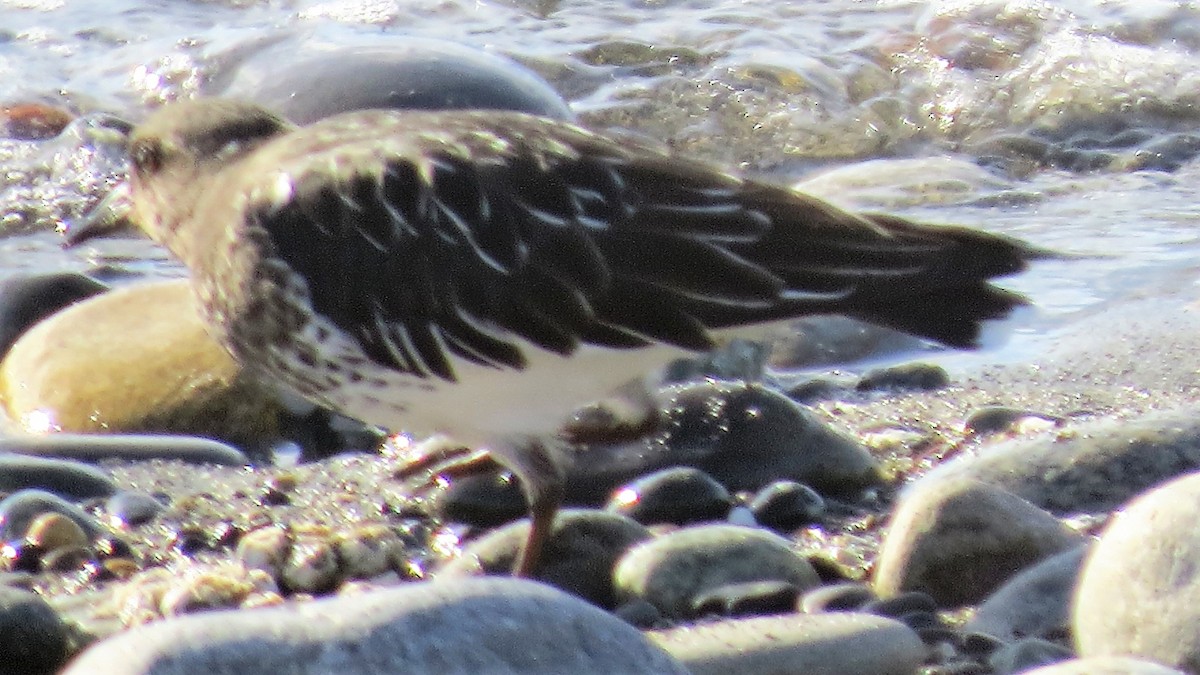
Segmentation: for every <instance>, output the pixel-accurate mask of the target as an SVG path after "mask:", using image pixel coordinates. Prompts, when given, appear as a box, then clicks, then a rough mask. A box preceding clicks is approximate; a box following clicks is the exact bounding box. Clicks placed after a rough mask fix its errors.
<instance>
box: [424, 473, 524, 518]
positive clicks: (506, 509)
mask: <svg viewBox="0 0 1200 675" xmlns="http://www.w3.org/2000/svg"><path fill="white" fill-rule="evenodd" d="M429 507H430V510H431V511H432V512H433V513H435V514H437V516H438V517H439V518H441V519H442V520H444V521H447V522H452V523H465V524H468V525H473V526H475V527H495V526H497V525H503V524H504V523H509V522H512V521H514V520H518V519H520V518H522V517H524V516H526V515H528V514H529V507H528V506H527V505H526V503H525V495H524V494H523V493H522V492H521V486H520V484H519V483H518V482H517V481H514V480H512V477H511V476H510V475H508V474H507V473H501V472H499V471H496V472H487V473H482V474H470V475H466V476H458V477H456V478H455V479H454V480H453V481H451V482H450V484H449V485H448V486H447V487H446V488H445V489H444V490H437V491H435V492H434V493H433V496H432V498H431V500H430V502H429Z"/></svg>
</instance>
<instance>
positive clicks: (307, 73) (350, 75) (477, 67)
mask: <svg viewBox="0 0 1200 675" xmlns="http://www.w3.org/2000/svg"><path fill="white" fill-rule="evenodd" d="M283 52H286V58H283V59H281V58H280V56H282V55H283ZM219 94H220V95H222V96H229V97H233V98H240V99H244V100H249V101H254V102H256V103H259V104H261V105H263V106H265V107H267V108H269V109H271V110H274V111H276V112H278V113H280V114H282V115H283V116H285V117H287V118H288V119H290V120H292V121H293V122H296V123H297V124H309V123H311V122H315V121H316V120H319V119H321V118H324V117H329V116H331V115H334V114H337V113H342V112H348V111H351V110H367V109H372V108H405V109H423V110H455V109H486V110H519V111H522V112H528V113H532V114H534V115H540V116H542V117H552V118H556V119H562V120H570V119H572V118H573V117H574V115H573V113H572V112H571V109H570V108H569V107H567V105H566V103H565V102H564V101H563V100H562V98H561V97H560V96H559V95H558V93H557V92H556V91H554V88H553V87H551V86H550V85H549V84H548V83H547V82H546V81H545V80H543V79H542V78H541V77H540V76H538V75H537V74H536V73H534V72H533V71H531V70H529V69H528V68H525V67H524V66H522V65H520V64H518V63H516V62H514V61H512V60H511V59H507V58H504V57H502V56H497V55H495V54H491V53H489V52H485V51H480V50H477V49H472V48H470V47H466V46H463V45H460V44H456V43H453V42H446V41H442V40H433V39H427V38H413V37H405V38H403V39H398V40H389V41H388V42H387V44H386V46H385V45H380V46H378V47H363V46H359V47H352V48H348V47H343V46H337V45H328V44H324V45H323V44H321V43H316V42H313V41H306V42H305V43H303V44H299V45H297V44H295V43H293V42H291V41H288V42H284V43H283V44H281V45H280V46H278V47H276V48H272V49H268V50H266V51H264V52H263V53H261V54H258V55H256V56H255V57H253V58H251V59H249V60H247V61H246V62H245V63H242V64H240V65H239V66H238V68H237V70H236V71H235V75H234V77H233V78H232V81H230V82H229V83H228V86H227V87H226V88H225V89H224V90H223V91H220V92H219Z"/></svg>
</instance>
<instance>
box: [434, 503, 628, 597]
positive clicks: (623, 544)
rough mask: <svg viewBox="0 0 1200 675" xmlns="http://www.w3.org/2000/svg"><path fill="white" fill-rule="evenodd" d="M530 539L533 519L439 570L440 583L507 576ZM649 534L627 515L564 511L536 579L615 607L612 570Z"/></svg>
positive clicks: (476, 543)
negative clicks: (460, 578) (449, 579)
mask: <svg viewBox="0 0 1200 675" xmlns="http://www.w3.org/2000/svg"><path fill="white" fill-rule="evenodd" d="M528 537H529V519H528V518H524V519H522V520H520V521H518V522H515V523H510V524H509V525H506V526H504V527H501V528H498V529H496V530H493V531H491V532H489V533H487V534H486V535H484V536H482V537H480V538H478V539H475V540H473V541H471V542H469V543H468V544H467V545H466V546H464V547H463V550H462V554H461V555H460V556H459V557H457V558H454V559H452V560H450V561H449V562H447V563H446V564H444V565H442V566H441V567H439V568H438V569H437V572H436V574H437V577H438V578H439V579H440V578H443V577H452V576H466V575H480V574H499V575H507V574H510V573H511V572H512V568H513V565H515V564H516V560H517V554H518V553H519V552H520V550H521V547H522V546H524V544H525V541H526V539H528ZM649 538H650V531H649V530H647V529H646V527H645V526H643V525H641V524H640V523H638V522H636V521H634V520H632V519H630V518H628V517H626V516H622V515H618V514H615V513H608V512H605V511H597V510H594V509H565V510H563V511H561V512H560V513H559V514H558V516H557V517H556V518H555V519H554V528H553V530H552V531H551V534H550V540H549V541H548V542H546V548H545V550H543V551H542V562H541V564H540V565H538V569H537V571H536V573H535V577H536V579H537V580H538V581H541V582H543V583H546V584H550V585H551V586H554V587H556V588H560V589H562V590H564V591H567V592H568V593H571V594H573V595H577V596H579V597H581V598H584V599H586V600H588V601H589V602H591V603H593V604H595V605H597V606H599V607H605V608H609V607H613V606H614V605H615V602H614V599H613V595H614V592H613V578H612V577H613V575H612V569H613V567H614V566H615V565H616V562H617V560H618V558H619V557H620V556H621V555H622V554H623V553H624V552H625V551H626V550H628V549H629V548H630V547H632V546H633V545H634V544H636V543H638V542H641V541H645V540H647V539H649Z"/></svg>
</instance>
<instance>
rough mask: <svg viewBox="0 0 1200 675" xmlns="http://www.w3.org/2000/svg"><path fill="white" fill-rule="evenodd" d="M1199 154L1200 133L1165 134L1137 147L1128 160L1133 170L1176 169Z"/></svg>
mask: <svg viewBox="0 0 1200 675" xmlns="http://www.w3.org/2000/svg"><path fill="white" fill-rule="evenodd" d="M1196 155H1200V135H1198V134H1194V133H1189V132H1184V133H1176V134H1167V135H1166V136H1162V137H1159V138H1156V139H1155V140H1153V141H1151V142H1149V143H1146V144H1145V145H1143V146H1141V147H1140V148H1138V150H1137V152H1136V153H1134V156H1133V159H1132V161H1131V162H1130V167H1129V168H1130V169H1131V170H1134V171H1177V170H1179V168H1180V167H1182V166H1183V165H1184V164H1187V163H1188V162H1190V161H1192V160H1193V159H1195V158H1196Z"/></svg>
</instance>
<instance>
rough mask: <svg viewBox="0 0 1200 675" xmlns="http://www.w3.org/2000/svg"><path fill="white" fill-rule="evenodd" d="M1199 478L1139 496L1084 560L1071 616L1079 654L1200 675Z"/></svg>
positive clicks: (1194, 476) (1198, 475)
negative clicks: (1134, 658) (1144, 661)
mask: <svg viewBox="0 0 1200 675" xmlns="http://www.w3.org/2000/svg"><path fill="white" fill-rule="evenodd" d="M1196 504H1200V473H1192V474H1189V475H1187V476H1184V477H1182V478H1178V479H1176V480H1173V481H1171V482H1169V483H1167V484H1165V485H1163V486H1161V487H1159V488H1156V489H1154V490H1151V491H1150V492H1147V493H1146V494H1144V495H1142V496H1140V497H1138V498H1137V499H1135V500H1134V501H1133V502H1131V503H1130V504H1129V505H1128V506H1126V507H1125V508H1123V509H1122V510H1121V511H1120V512H1119V513H1118V514H1117V515H1115V516H1114V517H1113V519H1112V520H1111V521H1110V522H1109V524H1108V526H1107V527H1106V528H1105V530H1104V532H1102V533H1101V535H1100V539H1099V541H1097V542H1096V544H1095V545H1094V546H1092V550H1091V553H1090V554H1089V555H1088V557H1087V560H1086V561H1084V564H1083V570H1082V572H1080V575H1079V583H1078V584H1077V586H1076V591H1075V602H1074V605H1073V609H1072V614H1071V625H1072V628H1073V629H1074V635H1075V644H1076V647H1077V648H1078V650H1079V655H1080V656H1085V657H1086V656H1137V657H1142V658H1145V659H1148V660H1151V661H1155V662H1157V663H1161V664H1163V665H1166V666H1171V667H1178V668H1180V669H1181V670H1185V671H1189V672H1197V671H1200V565H1197V561H1200V528H1197V527H1196Z"/></svg>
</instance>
